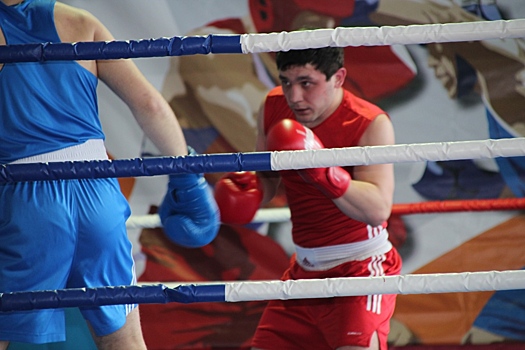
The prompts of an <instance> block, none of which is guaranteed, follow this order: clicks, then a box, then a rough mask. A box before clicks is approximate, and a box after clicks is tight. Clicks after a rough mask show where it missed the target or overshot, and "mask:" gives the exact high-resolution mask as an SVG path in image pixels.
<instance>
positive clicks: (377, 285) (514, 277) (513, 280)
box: [0, 20, 525, 311]
mask: <svg viewBox="0 0 525 350" xmlns="http://www.w3.org/2000/svg"><path fill="white" fill-rule="evenodd" d="M522 37H525V20H508V21H503V20H501V21H487V22H471V23H470V22H469V23H453V24H452V23H451V24H432V25H411V26H396V27H366V28H336V29H321V30H312V31H305V32H288V33H287V32H282V33H271V34H243V35H209V36H195V37H171V38H160V39H149V40H138V41H115V42H94V43H92V42H79V43H40V44H29V45H6V46H0V63H10V62H43V61H53V60H94V59H97V60H101V59H120V58H123V59H128V58H147V57H166V56H183V55H195V54H247V53H257V52H275V51H283V50H284V51H286V50H291V49H304V48H316V47H323V46H341V47H343V46H360V45H366V46H372V45H393V44H403V45H407V44H421V43H444V42H461V41H472V40H484V39H504V38H507V39H508V38H522ZM520 156H525V138H509V139H488V140H476V141H460V142H438V143H421V144H396V145H392V146H369V147H352V148H341V149H321V150H305V151H281V152H253V153H228V154H201V155H195V156H181V157H156V158H144V159H142V158H136V159H117V160H108V161H83V162H54V163H32V164H4V165H1V166H0V183H10V182H18V181H36V180H39V181H40V180H42V181H44V180H58V179H79V178H109V177H118V178H124V177H148V176H158V175H167V174H171V173H215V172H233V171H279V170H291V169H304V168H318V167H330V166H358V165H371V164H384V163H407V162H423V161H449V160H466V159H470V160H472V159H494V158H498V157H520ZM524 207H525V201H524V200H523V199H520V198H518V199H507V200H487V201H479V200H478V201H463V202H461V201H457V202H449V203H444V202H435V203H413V204H404V205H397V206H396V205H395V206H394V210H393V212H394V213H397V214H400V215H403V214H411V213H425V212H439V211H442V212H444V211H467V210H472V211H483V210H515V209H523V208H524ZM284 217H286V213H285V214H284ZM156 220H157V219H156V218H155V216H150V217H144V218H133V217H132V221H130V222H129V225H130V227H158V226H159V222H160V221H156ZM268 220H270V219H268ZM515 289H525V271H489V272H464V273H442V274H406V275H401V276H384V277H369V278H351V279H347V278H346V279H345V278H333V279H324V280H295V281H240V282H213V283H202V284H200V283H199V284H155V285H142V286H108V287H101V288H81V289H63V290H52V291H31V292H22V291H21V292H11V293H0V311H17V310H18V311H19V310H32V309H46V308H63V307H80V306H100V305H112V304H134V303H137V304H164V303H171V302H175V303H199V302H243V301H257V300H272V299H283V300H284V299H300V298H328V297H340V296H355V295H369V294H431V293H447V292H476V291H498V290H515Z"/></svg>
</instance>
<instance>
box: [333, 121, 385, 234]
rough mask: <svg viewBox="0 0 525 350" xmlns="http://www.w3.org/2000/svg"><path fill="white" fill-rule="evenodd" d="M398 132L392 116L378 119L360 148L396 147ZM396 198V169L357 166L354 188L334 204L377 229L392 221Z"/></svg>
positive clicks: (353, 181) (381, 165) (363, 138)
mask: <svg viewBox="0 0 525 350" xmlns="http://www.w3.org/2000/svg"><path fill="white" fill-rule="evenodd" d="M394 142H395V140H394V128H393V126H392V123H391V121H390V119H389V118H388V116H386V115H384V114H382V115H380V116H378V117H377V118H376V119H375V120H374V121H373V122H372V124H370V126H369V127H368V129H367V130H366V131H365V133H364V134H363V136H362V137H361V140H360V142H359V146H378V145H391V144H394ZM393 196H394V166H393V165H392V164H378V165H368V166H356V167H355V168H354V174H353V179H352V182H351V183H350V186H349V187H348V189H347V190H346V192H345V194H344V195H343V196H342V197H340V198H337V199H334V203H335V204H336V205H337V207H338V208H339V209H340V210H341V211H342V212H343V213H345V214H346V215H347V216H349V217H351V218H353V219H355V220H359V221H362V222H365V223H367V224H370V225H372V226H377V225H380V224H381V223H383V222H384V221H386V220H387V219H388V218H389V217H390V212H391V210H392V202H393Z"/></svg>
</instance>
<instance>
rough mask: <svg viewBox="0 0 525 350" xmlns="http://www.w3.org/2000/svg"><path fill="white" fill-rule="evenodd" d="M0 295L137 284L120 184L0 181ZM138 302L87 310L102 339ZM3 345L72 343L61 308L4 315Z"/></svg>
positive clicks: (84, 309) (0, 318) (127, 210)
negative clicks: (0, 293)
mask: <svg viewBox="0 0 525 350" xmlns="http://www.w3.org/2000/svg"><path fill="white" fill-rule="evenodd" d="M0 203H1V204H0V206H1V208H2V210H1V211H0V242H1V244H0V292H15V291H32V290H53V289H64V288H81V287H102V286H119V285H130V284H134V283H135V282H136V278H135V270H134V268H135V267H134V262H133V256H132V251H131V249H132V246H131V242H130V241H129V239H128V236H127V231H126V220H127V218H128V217H129V215H130V208H129V205H128V202H127V201H126V198H125V197H124V196H123V195H122V192H121V191H120V188H119V185H118V182H117V180H116V179H96V180H93V179H89V180H83V179H81V180H59V181H40V182H20V183H14V184H0ZM134 307H136V305H109V306H101V307H82V308H80V311H81V313H82V315H83V316H84V318H85V319H86V320H87V321H89V323H90V324H91V326H92V327H93V329H94V331H95V333H96V334H97V335H98V336H103V335H107V334H110V333H113V332H115V331H117V330H118V329H120V328H121V327H122V326H123V325H124V324H125V322H126V316H127V314H128V313H129V312H130V311H131V310H132V308H134ZM0 340H10V341H19V342H27V343H47V342H57V341H64V340H65V317H64V310H62V309H45V310H32V311H13V312H0Z"/></svg>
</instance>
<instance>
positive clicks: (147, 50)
mask: <svg viewBox="0 0 525 350" xmlns="http://www.w3.org/2000/svg"><path fill="white" fill-rule="evenodd" d="M240 41H241V36H240V35H226V34H210V35H208V36H186V37H180V36H174V37H171V38H159V39H144V40H127V41H95V42H78V43H49V42H48V43H36V44H20V45H0V63H14V62H44V61H70V60H95V59H96V60H109V59H120V58H141V57H166V56H186V55H196V54H202V55H206V54H210V53H213V54H220V53H242V48H241V42H240Z"/></svg>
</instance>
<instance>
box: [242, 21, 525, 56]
mask: <svg viewBox="0 0 525 350" xmlns="http://www.w3.org/2000/svg"><path fill="white" fill-rule="evenodd" d="M523 37H525V19H512V20H495V21H478V22H462V23H446V24H416V25H408V26H383V27H354V28H346V27H338V28H334V29H316V30H309V31H298V32H281V33H269V34H243V35H241V48H242V52H243V53H256V52H277V51H288V50H299V49H313V48H318V47H325V46H337V47H346V46H361V45H364V46H373V45H394V44H404V45H408V44H425V43H443V42H460V41H473V40H489V39H503V38H523Z"/></svg>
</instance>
